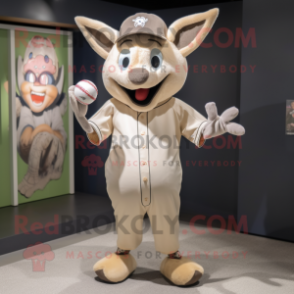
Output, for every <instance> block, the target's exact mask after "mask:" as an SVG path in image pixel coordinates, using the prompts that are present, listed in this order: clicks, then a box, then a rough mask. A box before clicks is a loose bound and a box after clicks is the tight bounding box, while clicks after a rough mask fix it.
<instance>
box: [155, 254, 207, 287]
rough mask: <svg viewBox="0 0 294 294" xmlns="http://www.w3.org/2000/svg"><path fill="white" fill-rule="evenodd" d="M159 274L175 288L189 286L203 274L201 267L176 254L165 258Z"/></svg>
mask: <svg viewBox="0 0 294 294" xmlns="http://www.w3.org/2000/svg"><path fill="white" fill-rule="evenodd" d="M160 272H161V273H162V274H163V275H164V276H165V277H166V278H167V279H168V280H169V281H170V282H172V283H173V284H175V285H177V286H190V285H193V284H195V283H196V282H198V280H199V279H200V278H201V277H202V275H203V273H204V269H203V267H202V266H201V265H199V264H197V263H196V262H193V261H191V260H190V259H189V258H187V257H181V256H180V255H179V253H178V252H176V253H174V254H171V255H169V256H168V257H166V258H165V259H164V260H163V261H162V263H161V266H160Z"/></svg>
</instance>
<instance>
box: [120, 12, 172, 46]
mask: <svg viewBox="0 0 294 294" xmlns="http://www.w3.org/2000/svg"><path fill="white" fill-rule="evenodd" d="M166 33H167V26H166V24H165V22H164V21H163V20H162V19H161V18H160V17H159V16H157V15H155V14H151V13H143V12H142V13H136V14H135V15H132V16H130V17H128V18H127V19H125V20H124V22H123V23H122V24H121V26H120V30H119V37H118V39H117V42H119V41H120V40H121V39H122V38H124V37H126V36H130V35H134V34H146V35H152V36H155V37H158V38H160V39H164V40H166Z"/></svg>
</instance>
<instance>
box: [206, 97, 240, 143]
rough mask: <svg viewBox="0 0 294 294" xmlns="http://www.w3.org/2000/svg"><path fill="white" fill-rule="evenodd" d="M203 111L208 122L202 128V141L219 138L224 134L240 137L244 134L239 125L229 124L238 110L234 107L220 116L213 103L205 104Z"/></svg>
mask: <svg viewBox="0 0 294 294" xmlns="http://www.w3.org/2000/svg"><path fill="white" fill-rule="evenodd" d="M205 109H206V112H207V115H208V121H207V123H206V125H205V127H204V128H203V137H204V139H208V138H212V137H217V136H220V135H222V134H224V133H226V132H228V133H230V134H233V135H236V136H242V135H244V134H245V129H244V127H243V126H241V125H240V124H237V123H234V122H230V121H231V120H232V119H234V118H235V117H236V116H237V115H238V113H239V110H238V109H237V108H236V107H231V108H229V109H227V110H225V111H224V112H223V113H222V115H221V116H218V113H217V108H216V105H215V103H214V102H210V103H207V104H206V105H205Z"/></svg>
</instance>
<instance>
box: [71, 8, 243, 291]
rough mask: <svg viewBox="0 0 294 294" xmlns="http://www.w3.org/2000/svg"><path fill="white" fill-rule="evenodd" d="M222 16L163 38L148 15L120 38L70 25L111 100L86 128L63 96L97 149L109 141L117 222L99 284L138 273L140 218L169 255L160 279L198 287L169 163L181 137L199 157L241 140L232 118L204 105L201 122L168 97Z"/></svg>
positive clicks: (175, 172)
mask: <svg viewBox="0 0 294 294" xmlns="http://www.w3.org/2000/svg"><path fill="white" fill-rule="evenodd" d="M218 13H219V10H218V9H212V10H209V11H207V12H205V13H199V14H193V15H189V16H187V17H183V18H180V19H178V20H176V21H175V22H173V23H172V24H171V26H170V27H169V28H167V26H166V24H165V23H164V21H163V20H162V19H161V18H159V17H158V16H156V15H154V14H147V13H137V14H136V15H133V16H130V17H129V18H127V19H126V20H125V21H124V22H123V23H122V25H121V27H120V30H119V31H117V30H115V29H113V28H111V27H109V26H108V25H106V24H105V23H103V22H100V21H97V20H93V19H89V18H86V17H81V16H79V17H76V18H75V20H76V23H77V25H78V26H79V28H80V30H81V31H82V33H83V34H84V36H85V38H86V39H87V41H88V42H89V44H90V45H91V47H92V48H93V49H94V50H95V51H96V52H97V54H99V55H100V56H101V57H103V58H104V59H105V63H104V69H103V73H102V75H103V82H104V85H105V87H106V89H107V90H108V92H109V93H110V94H111V95H112V97H113V98H111V99H110V100H108V101H107V102H106V103H105V104H104V105H103V106H102V107H101V108H100V109H99V110H98V111H97V112H96V113H95V114H94V115H93V116H92V117H91V118H90V119H89V120H87V119H86V117H85V114H86V112H87V109H88V108H87V107H88V106H87V105H85V104H83V103H80V102H79V101H80V97H76V96H75V93H76V92H77V91H76V88H77V86H71V87H70V88H69V95H70V101H71V105H72V108H73V111H74V113H75V116H76V118H77V120H78V121H79V123H80V125H81V126H82V128H83V129H84V130H85V132H86V133H87V136H88V138H89V140H90V141H91V142H92V143H93V144H95V145H100V144H101V142H102V141H103V140H105V139H106V138H107V137H109V136H110V135H112V144H111V148H110V153H109V157H108V159H107V161H106V163H105V176H106V183H107V192H108V194H109V197H110V199H111V201H112V206H113V208H114V214H115V219H116V230H117V250H116V252H115V253H114V254H112V255H111V256H107V257H105V258H103V259H101V260H99V261H98V262H97V263H96V264H95V265H94V271H95V272H96V274H97V276H98V277H99V278H100V280H103V281H107V282H112V283H117V282H120V281H123V280H125V279H126V278H127V277H129V276H130V274H132V273H133V272H134V271H135V269H136V267H137V263H136V260H135V258H134V257H133V256H132V255H131V250H134V249H136V248H137V247H138V246H139V245H140V243H141V241H142V227H143V218H144V215H145V214H146V213H147V214H148V217H149V219H150V223H151V227H152V232H153V236H154V241H155V248H156V251H158V252H160V253H162V254H166V255H167V256H166V258H165V259H164V260H163V261H162V263H161V266H160V271H161V273H162V274H163V275H164V276H165V277H166V278H167V279H168V280H169V281H171V282H172V283H173V284H174V285H182V286H185V285H192V284H195V283H196V282H197V281H198V280H199V279H200V278H201V276H202V275H203V272H204V269H203V268H202V266H201V265H199V264H197V263H195V262H193V261H192V260H191V259H189V258H188V257H184V256H181V254H180V253H179V249H180V248H179V247H180V245H179V218H178V217H179V209H180V189H181V182H182V168H181V166H180V165H178V164H171V165H170V164H166V162H175V163H177V162H180V157H179V148H178V146H179V145H180V140H181V136H184V137H185V138H187V139H188V140H189V141H190V142H192V143H193V144H195V145H196V146H198V147H201V146H203V144H205V140H206V139H208V138H212V137H215V136H219V135H222V134H224V133H226V132H229V133H231V134H234V135H238V136H239V135H243V134H244V133H245V129H244V128H243V127H242V126H241V125H239V124H237V123H234V122H231V120H232V119H234V118H235V117H236V116H237V115H238V113H239V111H238V109H237V108H235V107H232V108H229V109H227V110H226V111H225V112H223V113H222V115H220V116H219V115H218V112H217V108H216V105H215V103H213V102H210V103H207V104H206V105H205V109H206V112H207V116H208V118H205V117H204V116H203V115H202V114H200V113H199V112H198V111H196V110H195V109H193V108H192V107H191V106H189V105H187V104H186V103H185V102H183V101H182V100H180V99H177V98H175V97H173V95H174V94H175V93H177V92H178V91H179V90H180V89H181V88H182V87H183V85H184V83H185V80H186V77H187V70H186V69H187V68H188V67H187V60H186V57H187V56H188V55H189V54H191V53H192V52H193V51H194V50H195V49H196V48H197V47H199V45H200V44H201V42H202V41H203V39H204V38H205V36H206V35H207V34H208V32H209V31H210V29H211V28H212V26H213V24H214V22H215V20H216V18H217V16H218ZM195 99H197V97H195ZM78 100H79V101H78ZM174 140H176V145H175V144H174ZM175 146H176V147H175ZM117 162H118V163H119V164H113V163H117ZM196 190H197V185H196V186H195V191H196Z"/></svg>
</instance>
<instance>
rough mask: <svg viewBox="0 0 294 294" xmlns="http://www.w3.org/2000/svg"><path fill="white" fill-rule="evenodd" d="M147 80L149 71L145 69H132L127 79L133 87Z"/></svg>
mask: <svg viewBox="0 0 294 294" xmlns="http://www.w3.org/2000/svg"><path fill="white" fill-rule="evenodd" d="M148 78H149V71H148V70H146V69H145V68H134V69H132V70H131V71H130V72H129V79H130V81H131V82H132V83H133V84H135V85H141V84H143V83H145V82H146V81H147V80H148Z"/></svg>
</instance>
